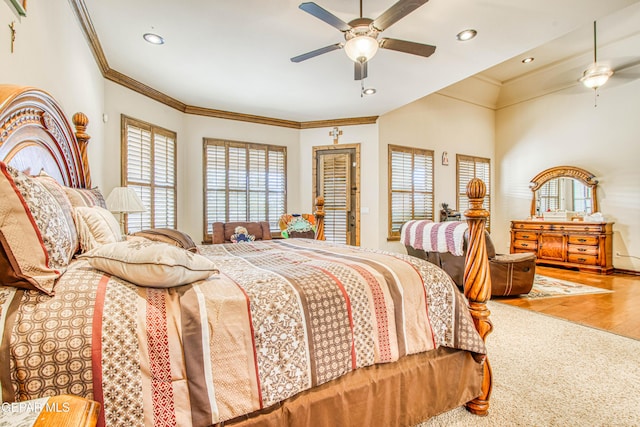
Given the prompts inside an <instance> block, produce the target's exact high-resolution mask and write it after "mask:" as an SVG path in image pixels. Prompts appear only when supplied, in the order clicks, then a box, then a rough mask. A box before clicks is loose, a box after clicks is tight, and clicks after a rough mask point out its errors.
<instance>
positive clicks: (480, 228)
mask: <svg viewBox="0 0 640 427" xmlns="http://www.w3.org/2000/svg"><path fill="white" fill-rule="evenodd" d="M486 192H487V188H486V186H485V184H484V182H482V180H480V179H478V178H474V179H472V180H471V181H469V184H467V197H468V198H469V209H468V210H467V211H466V212H465V213H464V215H465V216H466V217H467V222H468V223H469V247H468V249H467V258H466V259H465V264H464V294H465V296H466V297H467V299H468V300H469V306H470V311H471V317H473V322H474V323H475V325H476V329H477V330H478V332H479V333H480V336H481V337H482V339H483V340H485V341H486V337H487V335H489V333H490V332H491V331H492V330H493V325H492V324H491V320H489V315H490V314H491V313H490V311H489V309H488V308H487V301H488V300H489V299H490V298H491V274H490V272H489V257H488V256H487V246H486V243H485V235H484V232H485V222H486V220H487V217H488V216H489V212H488V211H487V210H485V209H483V208H482V201H483V200H484V196H485V194H486ZM491 375H492V373H491V365H490V364H489V359H485V361H484V379H483V381H482V394H480V396H478V397H477V398H475V399H473V400H472V401H471V402H468V403H467V409H468V410H469V412H471V413H474V414H477V415H486V414H487V411H488V410H489V397H490V396H491V388H492V386H493V383H492V378H491Z"/></svg>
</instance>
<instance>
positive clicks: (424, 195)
mask: <svg viewBox="0 0 640 427" xmlns="http://www.w3.org/2000/svg"><path fill="white" fill-rule="evenodd" d="M389 175H390V180H389V193H390V195H389V200H390V205H389V237H398V236H400V229H401V228H402V224H404V223H405V222H407V221H409V220H412V219H430V220H433V151H431V150H422V149H418V148H409V147H400V146H396V145H389Z"/></svg>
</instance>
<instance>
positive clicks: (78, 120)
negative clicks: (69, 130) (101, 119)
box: [71, 113, 91, 188]
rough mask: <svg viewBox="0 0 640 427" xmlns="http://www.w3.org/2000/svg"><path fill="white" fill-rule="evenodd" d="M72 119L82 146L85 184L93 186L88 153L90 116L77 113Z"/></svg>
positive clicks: (89, 186) (88, 186) (86, 186)
mask: <svg viewBox="0 0 640 427" xmlns="http://www.w3.org/2000/svg"><path fill="white" fill-rule="evenodd" d="M71 120H72V121H73V124H74V126H75V127H76V139H77V140H78V146H79V147H80V154H81V156H82V167H83V169H84V185H85V188H91V172H90V169H89V157H88V155H87V145H88V144H89V140H90V139H91V136H89V135H88V134H87V132H86V131H87V125H88V124H89V118H88V117H87V116H86V115H85V114H84V113H75V114H74V115H73V117H72V118H71Z"/></svg>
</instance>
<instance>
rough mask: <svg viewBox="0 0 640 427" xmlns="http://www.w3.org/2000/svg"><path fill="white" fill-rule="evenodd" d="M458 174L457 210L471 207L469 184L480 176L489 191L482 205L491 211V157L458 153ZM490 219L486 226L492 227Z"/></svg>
mask: <svg viewBox="0 0 640 427" xmlns="http://www.w3.org/2000/svg"><path fill="white" fill-rule="evenodd" d="M456 164H457V175H458V200H457V207H458V208H457V210H458V211H459V212H461V213H464V211H466V210H467V209H469V198H468V197H467V184H468V183H469V181H471V180H472V179H473V178H480V179H481V180H482V181H483V182H484V183H485V185H486V187H487V193H486V195H485V198H484V201H483V202H482V207H483V208H484V209H486V210H488V211H489V212H491V194H490V191H491V190H490V189H491V174H490V167H491V165H490V163H489V159H485V158H482V157H473V156H465V155H461V154H458V155H457V156H456ZM490 219H491V217H489V218H487V223H486V227H487V229H490V225H491V224H490Z"/></svg>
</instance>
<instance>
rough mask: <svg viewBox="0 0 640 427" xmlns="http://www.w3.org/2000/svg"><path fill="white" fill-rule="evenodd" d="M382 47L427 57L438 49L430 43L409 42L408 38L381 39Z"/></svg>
mask: <svg viewBox="0 0 640 427" xmlns="http://www.w3.org/2000/svg"><path fill="white" fill-rule="evenodd" d="M379 44H380V47H381V48H383V49H390V50H396V51H398V52H404V53H411V54H413V55H419V56H424V57H425V58H428V57H430V56H431V55H433V52H435V51H436V47H435V46H432V45H430V44H422V43H416V42H408V41H406V40H398V39H388V38H383V39H380V43H379Z"/></svg>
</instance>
